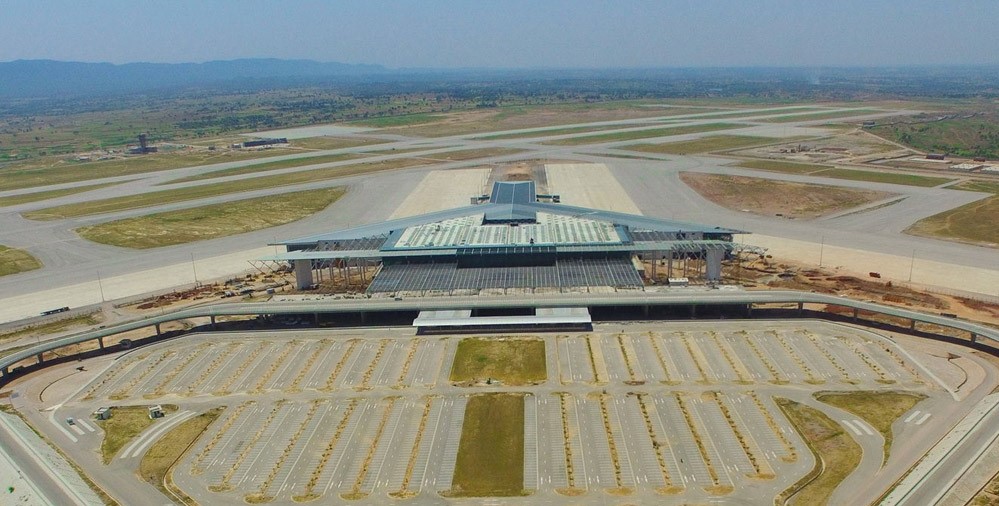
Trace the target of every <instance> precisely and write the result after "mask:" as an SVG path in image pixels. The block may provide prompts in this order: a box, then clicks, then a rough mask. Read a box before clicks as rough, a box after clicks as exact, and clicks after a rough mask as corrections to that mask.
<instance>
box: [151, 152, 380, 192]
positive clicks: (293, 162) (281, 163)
mask: <svg viewBox="0 0 999 506" xmlns="http://www.w3.org/2000/svg"><path fill="white" fill-rule="evenodd" d="M363 156H364V155H359V154H353V153H343V154H338V155H324V156H314V157H308V158H292V159H290V160H278V161H276V162H264V163H255V164H253V165H244V166H242V167H234V168H231V169H223V170H216V171H212V172H206V173H204V174H198V175H195V176H188V177H185V178H180V179H171V180H169V181H165V182H163V183H159V185H160V186H162V185H165V184H177V183H187V182H189V181H201V180H204V179H214V178H218V177H227V176H240V175H243V174H255V173H257V172H267V171H270V170H278V169H290V168H292V167H302V166H305V165H317V164H320V163H333V162H342V161H345V160H355V159H357V158H362V157H363Z"/></svg>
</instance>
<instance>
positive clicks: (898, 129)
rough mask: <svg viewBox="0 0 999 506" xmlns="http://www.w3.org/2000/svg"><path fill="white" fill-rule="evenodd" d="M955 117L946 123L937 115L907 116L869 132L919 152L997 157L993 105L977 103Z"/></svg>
mask: <svg viewBox="0 0 999 506" xmlns="http://www.w3.org/2000/svg"><path fill="white" fill-rule="evenodd" d="M958 115H959V117H953V118H949V119H945V120H939V116H940V114H937V113H932V114H925V115H922V114H921V115H917V116H908V117H905V118H902V119H901V120H900V121H898V122H896V123H894V124H891V125H884V126H876V127H874V128H871V129H869V131H870V132H871V133H873V134H876V135H878V136H881V137H884V138H885V139H888V140H891V141H895V142H899V143H901V144H905V145H906V146H910V147H912V148H914V149H917V150H919V151H927V152H930V151H932V152H938V153H950V154H952V155H954V156H959V157H965V158H971V157H975V156H984V157H986V158H988V159H990V160H995V159H997V158H999V110H997V108H996V106H995V105H994V104H989V103H976V104H975V105H974V109H971V110H966V111H963V112H961V113H959V114H958Z"/></svg>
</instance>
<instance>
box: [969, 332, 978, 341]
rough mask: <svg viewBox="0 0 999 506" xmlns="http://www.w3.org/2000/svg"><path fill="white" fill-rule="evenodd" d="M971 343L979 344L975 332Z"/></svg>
mask: <svg viewBox="0 0 999 506" xmlns="http://www.w3.org/2000/svg"><path fill="white" fill-rule="evenodd" d="M971 342H973V343H977V342H978V334H975V333H974V332H972V333H971Z"/></svg>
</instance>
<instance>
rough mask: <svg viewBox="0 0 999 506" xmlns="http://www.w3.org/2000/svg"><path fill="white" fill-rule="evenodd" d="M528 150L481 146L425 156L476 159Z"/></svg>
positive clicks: (442, 158)
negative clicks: (479, 147)
mask: <svg viewBox="0 0 999 506" xmlns="http://www.w3.org/2000/svg"><path fill="white" fill-rule="evenodd" d="M525 151H527V150H525V149H516V148H481V149H462V150H458V151H447V152H444V153H433V154H429V155H427V156H425V157H424V158H427V159H430V160H451V161H459V160H474V159H476V158H489V157H492V156H504V155H515V154H517V153H523V152H525Z"/></svg>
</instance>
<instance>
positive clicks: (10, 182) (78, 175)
mask: <svg viewBox="0 0 999 506" xmlns="http://www.w3.org/2000/svg"><path fill="white" fill-rule="evenodd" d="M291 152H292V151H290V150H287V149H268V150H260V151H242V150H241V151H207V150H198V151H192V152H185V153H176V152H174V153H152V154H148V155H136V156H129V157H127V158H123V159H117V160H106V161H96V162H72V161H65V160H62V159H59V160H49V159H48V158H46V159H43V160H47V162H46V161H38V162H31V163H29V164H18V165H15V166H12V167H8V168H5V169H0V191H2V190H18V189H22V188H32V187H35V186H47V185H55V184H63V183H74V182H77V181H87V180H92V179H101V178H105V177H115V176H130V175H135V174H147V173H150V172H159V171H162V170H169V169H179V168H183V167H194V166H198V165H206V164H213V163H224V162H235V161H240V160H250V159H253V158H262V157H267V156H276V155H281V154H287V153H291Z"/></svg>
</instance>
